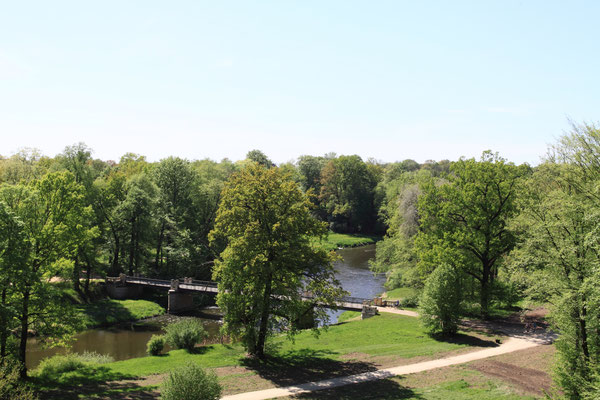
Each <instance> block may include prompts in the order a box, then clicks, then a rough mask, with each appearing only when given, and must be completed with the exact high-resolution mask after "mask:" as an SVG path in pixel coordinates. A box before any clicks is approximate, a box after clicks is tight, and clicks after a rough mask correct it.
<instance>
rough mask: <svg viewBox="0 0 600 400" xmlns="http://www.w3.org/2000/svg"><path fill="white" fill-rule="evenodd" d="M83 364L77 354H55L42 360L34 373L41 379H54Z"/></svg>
mask: <svg viewBox="0 0 600 400" xmlns="http://www.w3.org/2000/svg"><path fill="white" fill-rule="evenodd" d="M84 366H85V363H84V362H83V361H81V359H80V358H79V355H78V354H66V355H62V354H57V355H55V356H52V357H48V358H45V359H44V360H42V362H41V363H40V365H39V366H38V367H37V368H36V372H35V373H36V375H37V376H38V377H40V378H43V379H52V380H54V379H56V378H57V377H59V376H60V375H62V374H64V373H65V372H71V371H75V370H77V369H79V368H82V367H84Z"/></svg>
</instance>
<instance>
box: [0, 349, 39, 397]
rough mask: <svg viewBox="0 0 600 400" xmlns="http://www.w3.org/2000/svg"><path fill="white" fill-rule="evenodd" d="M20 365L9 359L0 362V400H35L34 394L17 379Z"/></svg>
mask: <svg viewBox="0 0 600 400" xmlns="http://www.w3.org/2000/svg"><path fill="white" fill-rule="evenodd" d="M19 369H20V364H19V363H18V362H16V361H13V360H10V359H3V360H2V362H0V400H36V399H37V398H38V397H37V396H36V395H35V393H34V392H33V391H32V390H31V389H30V388H29V387H28V386H27V384H25V383H24V382H23V381H21V380H20V379H19Z"/></svg>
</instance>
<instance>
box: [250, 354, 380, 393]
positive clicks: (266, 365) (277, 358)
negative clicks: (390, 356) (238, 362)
mask: <svg viewBox="0 0 600 400" xmlns="http://www.w3.org/2000/svg"><path fill="white" fill-rule="evenodd" d="M334 354H336V353H334V352H331V351H325V350H311V349H300V350H294V351H288V352H286V353H278V354H271V355H267V356H266V358H265V359H263V360H259V359H255V358H246V359H244V360H242V365H243V366H245V367H247V368H249V369H251V370H253V371H255V372H256V373H257V374H258V375H259V376H260V377H262V378H264V379H267V380H269V381H271V382H273V383H275V384H276V385H277V386H289V385H296V384H299V383H306V382H312V381H319V380H323V379H329V378H335V377H342V376H348V375H354V374H360V373H364V372H372V371H376V370H377V368H376V367H375V365H374V364H373V363H368V362H362V361H339V360H333V359H331V358H330V356H331V355H334ZM328 356H329V357H328Z"/></svg>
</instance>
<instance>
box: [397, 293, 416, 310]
mask: <svg viewBox="0 0 600 400" xmlns="http://www.w3.org/2000/svg"><path fill="white" fill-rule="evenodd" d="M418 306H419V295H418V294H417V293H413V294H411V295H408V296H406V297H405V298H403V299H402V300H400V304H399V307H400V308H406V307H418Z"/></svg>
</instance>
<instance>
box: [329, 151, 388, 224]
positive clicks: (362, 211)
mask: <svg viewBox="0 0 600 400" xmlns="http://www.w3.org/2000/svg"><path fill="white" fill-rule="evenodd" d="M375 186H377V178H376V176H374V174H373V173H372V171H370V170H369V168H367V165H366V164H365V163H364V162H363V161H362V159H361V158H360V157H359V156H357V155H353V156H340V157H338V158H336V159H333V160H330V161H329V162H328V163H327V164H325V166H324V167H323V170H322V171H321V193H320V195H319V199H320V201H321V202H322V204H323V205H324V206H325V208H326V209H327V213H328V214H329V217H330V218H329V219H330V222H331V226H332V228H333V230H338V231H350V232H372V230H373V229H374V226H375V221H376V220H377V211H376V209H375V198H374V190H375Z"/></svg>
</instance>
